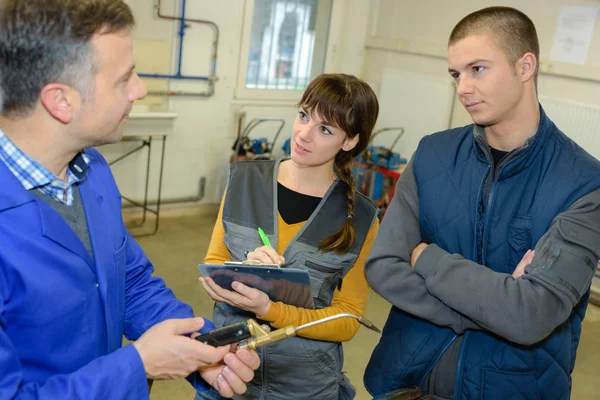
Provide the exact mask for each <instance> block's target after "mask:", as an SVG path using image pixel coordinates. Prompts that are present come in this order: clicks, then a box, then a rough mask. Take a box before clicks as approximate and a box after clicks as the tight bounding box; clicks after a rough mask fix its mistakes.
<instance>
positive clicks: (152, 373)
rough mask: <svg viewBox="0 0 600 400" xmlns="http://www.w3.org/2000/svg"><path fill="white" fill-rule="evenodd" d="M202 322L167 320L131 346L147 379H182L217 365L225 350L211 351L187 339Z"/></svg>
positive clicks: (223, 348)
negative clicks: (138, 355) (140, 361)
mask: <svg viewBox="0 0 600 400" xmlns="http://www.w3.org/2000/svg"><path fill="white" fill-rule="evenodd" d="M203 325H204V320H203V319H202V318H187V319H170V320H167V321H163V322H161V323H159V324H156V325H154V326H153V327H152V328H150V329H148V330H147V331H146V333H144V334H143V335H142V336H141V337H140V338H139V339H138V340H136V341H135V342H134V343H133V346H134V347H135V348H136V350H137V351H138V353H139V354H140V358H141V359H142V362H143V364H144V370H145V371H146V377H147V378H148V379H180V378H185V377H186V376H188V375H189V374H191V373H192V372H194V371H196V370H198V369H199V368H200V367H204V366H207V365H213V364H217V363H219V362H221V361H222V360H223V357H225V355H226V354H227V353H228V352H229V346H223V347H216V348H215V347H212V346H208V345H205V344H204V343H200V342H199V341H197V340H194V339H191V338H189V337H187V336H182V335H185V334H189V333H194V332H197V331H198V330H200V328H202V326H203Z"/></svg>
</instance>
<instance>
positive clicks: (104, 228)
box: [0, 149, 204, 400]
mask: <svg viewBox="0 0 600 400" xmlns="http://www.w3.org/2000/svg"><path fill="white" fill-rule="evenodd" d="M86 154H88V155H89V157H90V158H91V161H90V163H89V171H88V174H87V176H86V177H85V179H84V180H83V181H82V182H81V183H80V184H79V190H80V193H81V198H82V201H83V206H84V209H85V215H86V217H87V223H88V226H89V233H90V239H91V243H92V247H93V258H92V257H91V256H90V253H89V252H88V251H87V250H86V248H85V247H84V245H83V243H82V242H81V240H80V239H79V238H78V237H77V235H76V234H75V233H74V232H73V230H72V229H71V228H70V227H69V226H68V225H67V223H66V222H65V221H64V219H63V218H62V217H61V216H60V215H59V214H58V213H57V212H56V211H55V210H53V209H52V208H51V207H50V206H49V205H48V204H46V202H44V200H41V199H39V198H38V197H37V196H35V195H34V194H32V193H30V192H28V191H27V190H25V189H24V188H23V186H22V185H21V183H20V182H19V181H18V180H17V178H15V176H14V175H13V174H12V173H11V171H10V170H9V169H8V168H7V167H6V165H5V164H4V163H2V162H0V187H1V188H2V189H1V190H2V193H1V194H0V399H38V398H44V399H61V400H64V399H84V398H85V399H144V398H148V385H147V381H146V373H145V371H144V366H143V364H142V360H141V358H140V356H139V354H138V352H137V350H136V349H135V348H134V347H133V345H127V346H125V347H121V343H122V339H123V335H125V336H126V337H127V338H128V339H130V340H135V339H137V338H139V337H140V336H141V335H142V334H143V333H144V332H145V331H146V330H147V329H148V328H150V327H151V326H152V325H154V324H156V323H158V322H161V321H163V320H166V319H171V318H189V317H193V312H192V309H191V308H190V307H189V306H187V305H186V304H183V303H181V302H180V301H178V300H177V299H176V298H175V296H174V295H173V293H172V292H171V290H170V289H168V288H167V287H166V286H165V284H164V281H163V280H162V279H160V278H158V277H152V272H153V267H152V264H151V263H150V261H149V260H148V259H147V258H146V256H145V255H144V252H143V251H142V249H141V248H140V246H139V245H138V244H137V243H136V241H135V240H134V239H133V238H132V237H131V235H130V234H129V233H128V232H127V229H126V228H125V225H124V223H123V220H122V214H121V196H120V194H119V190H118V189H117V185H116V183H115V181H114V178H113V176H112V173H111V171H110V168H109V166H108V164H107V163H106V161H105V160H104V158H103V157H102V156H101V155H100V153H99V152H98V151H96V150H94V149H87V150H86ZM198 385H200V386H201V387H203V386H204V385H203V383H202V382H201V381H200V380H198Z"/></svg>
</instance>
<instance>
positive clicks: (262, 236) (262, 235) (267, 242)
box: [258, 226, 281, 268]
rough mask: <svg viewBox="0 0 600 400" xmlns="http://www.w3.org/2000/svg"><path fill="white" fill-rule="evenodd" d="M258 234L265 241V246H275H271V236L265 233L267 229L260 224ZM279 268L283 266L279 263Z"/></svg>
mask: <svg viewBox="0 0 600 400" xmlns="http://www.w3.org/2000/svg"><path fill="white" fill-rule="evenodd" d="M258 236H260V240H261V241H262V242H263V244H264V245H265V246H269V247H273V246H271V242H270V241H269V237H268V236H267V234H266V233H265V231H263V230H262V228H261V227H260V226H259V227H258ZM277 268H281V266H280V265H279V264H277Z"/></svg>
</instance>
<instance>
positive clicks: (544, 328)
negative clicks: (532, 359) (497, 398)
mask: <svg viewBox="0 0 600 400" xmlns="http://www.w3.org/2000/svg"><path fill="white" fill-rule="evenodd" d="M418 204H419V202H418V192H417V186H416V181H415V177H414V173H413V170H412V163H411V164H409V166H408V167H407V168H406V170H405V171H404V173H403V175H402V177H401V178H400V180H399V181H398V187H397V189H396V196H395V197H394V199H393V202H392V204H390V207H389V208H388V211H387V212H386V216H385V218H384V220H383V222H382V225H381V229H380V234H379V235H378V237H377V239H376V241H375V244H374V246H373V249H372V252H371V256H370V258H369V260H368V261H367V264H366V267H365V269H366V275H367V279H368V280H369V283H370V284H371V286H372V287H373V289H374V290H375V291H377V292H378V293H379V294H380V295H382V296H383V297H384V298H386V299H387V300H388V301H390V302H391V303H392V304H393V305H395V306H396V307H398V308H400V309H402V310H404V311H405V312H408V313H410V314H413V315H415V316H418V317H420V318H423V319H426V320H428V321H430V322H432V323H434V324H437V325H441V326H447V327H450V328H451V329H453V330H454V331H455V332H456V333H458V334H460V333H462V332H464V331H465V330H467V329H480V330H481V329H484V330H488V331H491V332H494V333H495V334H498V335H500V336H502V337H505V338H506V339H508V340H511V341H513V342H516V343H520V344H532V343H536V342H538V341H540V340H542V339H544V338H545V337H546V336H548V335H549V334H550V333H551V332H552V331H553V330H554V329H555V328H556V327H557V326H558V325H560V324H561V323H562V322H564V321H565V320H566V319H567V318H568V316H569V315H570V314H571V312H572V309H573V307H574V306H575V305H577V303H578V302H579V300H580V299H581V297H582V296H583V295H584V294H585V293H586V292H587V290H588V288H589V285H590V282H591V279H592V277H593V274H594V271H595V269H596V265H597V263H598V257H599V254H598V251H599V250H600V207H599V204H600V190H596V191H594V192H592V193H590V194H588V195H586V196H584V197H582V198H581V199H579V200H578V201H576V202H575V203H574V204H573V205H572V206H571V207H570V208H569V209H568V210H566V211H565V212H563V213H561V214H560V215H558V216H557V217H556V218H555V220H554V221H553V223H552V225H551V227H550V229H549V230H548V231H547V232H546V234H545V235H544V236H543V237H542V238H541V239H540V240H539V242H538V243H537V245H536V248H535V253H534V254H532V253H529V254H528V255H526V258H530V259H531V262H530V263H528V264H527V265H526V268H524V273H523V274H522V275H521V276H520V277H519V278H518V279H515V278H514V277H513V276H512V275H510V274H504V273H498V272H494V271H492V270H490V269H489V268H485V267H483V266H481V265H479V264H477V263H475V262H472V261H470V260H467V259H465V258H464V257H462V256H461V255H460V254H450V253H448V252H446V251H445V250H443V249H441V248H440V247H439V246H437V245H435V244H430V245H428V246H426V245H424V244H422V245H420V243H421V240H422V239H421V234H420V228H419V209H418ZM415 249H417V251H416V253H417V254H413V251H414V250H415ZM413 255H415V256H416V257H412V263H414V269H413V267H412V264H411V256H413ZM526 261H528V260H526ZM523 267H524V266H523V265H521V267H520V269H523ZM519 273H520V270H517V271H516V274H515V276H517V275H519Z"/></svg>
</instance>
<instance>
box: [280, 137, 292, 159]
mask: <svg viewBox="0 0 600 400" xmlns="http://www.w3.org/2000/svg"><path fill="white" fill-rule="evenodd" d="M281 150H283V154H285V155H286V157H287V156H290V155H291V154H292V138H287V139H286V141H285V142H283V146H281Z"/></svg>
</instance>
